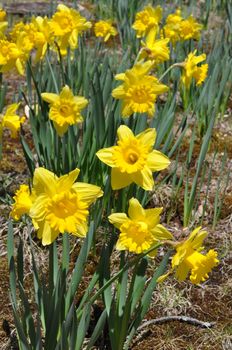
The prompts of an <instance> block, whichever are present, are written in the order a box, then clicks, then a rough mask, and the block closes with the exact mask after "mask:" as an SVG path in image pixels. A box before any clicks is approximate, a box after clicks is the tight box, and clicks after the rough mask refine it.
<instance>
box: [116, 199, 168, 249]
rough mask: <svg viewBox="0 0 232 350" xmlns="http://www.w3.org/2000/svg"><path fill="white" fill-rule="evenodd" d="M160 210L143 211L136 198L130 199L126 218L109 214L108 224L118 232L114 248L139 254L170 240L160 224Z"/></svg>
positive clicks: (124, 215)
mask: <svg viewBox="0 0 232 350" xmlns="http://www.w3.org/2000/svg"><path fill="white" fill-rule="evenodd" d="M162 210H163V208H154V209H143V207H142V206H141V204H140V203H139V201H138V200H137V199H136V198H131V199H130V201H129V209H128V216H127V215H126V214H125V213H114V214H111V215H110V216H109V221H110V223H111V224H113V225H114V226H115V227H117V228H118V229H119V230H120V234H119V239H118V241H117V244H116V248H117V249H118V250H129V252H133V253H136V254H141V253H142V252H144V251H146V250H148V249H149V248H151V247H152V246H154V245H155V244H156V243H157V242H159V241H163V240H167V239H172V234H171V233H170V232H169V231H168V230H167V229H166V228H165V227H164V226H163V225H161V224H160V214H161V212H162ZM152 255H154V252H152Z"/></svg>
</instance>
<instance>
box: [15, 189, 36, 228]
mask: <svg viewBox="0 0 232 350" xmlns="http://www.w3.org/2000/svg"><path fill="white" fill-rule="evenodd" d="M13 199H14V204H13V206H12V210H11V212H10V216H11V217H12V218H13V219H14V220H16V221H18V220H20V218H21V216H22V215H24V214H29V211H30V209H31V206H32V203H33V199H34V197H33V195H32V194H31V193H30V189H29V186H28V185H21V186H20V187H19V189H18V190H17V191H16V193H15V195H14V197H13Z"/></svg>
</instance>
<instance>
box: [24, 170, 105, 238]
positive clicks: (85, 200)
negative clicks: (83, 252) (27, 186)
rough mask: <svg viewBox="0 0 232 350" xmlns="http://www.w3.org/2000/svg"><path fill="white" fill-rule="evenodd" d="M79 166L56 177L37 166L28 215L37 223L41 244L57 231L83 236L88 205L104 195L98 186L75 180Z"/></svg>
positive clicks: (85, 231) (54, 236) (84, 234)
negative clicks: (33, 195) (32, 197)
mask: <svg viewBox="0 0 232 350" xmlns="http://www.w3.org/2000/svg"><path fill="white" fill-rule="evenodd" d="M79 172H80V170H79V169H75V170H73V171H71V172H70V173H69V174H67V175H63V176H61V177H57V176H56V175H55V174H54V173H52V172H51V171H49V170H46V169H44V168H37V169H36V170H35V173H34V177H33V186H32V189H33V191H34V193H35V200H34V202H33V204H32V206H31V209H30V212H29V215H30V217H31V218H32V219H33V221H34V222H35V223H36V224H37V226H38V228H39V229H38V238H40V239H42V244H43V245H48V244H51V243H52V242H53V241H54V240H55V239H56V238H57V236H58V235H59V233H65V232H66V233H70V234H73V235H75V236H78V237H85V236H86V233H87V228H88V222H87V217H88V214H89V210H88V207H89V206H90V204H92V203H93V202H94V201H95V200H96V199H97V198H99V197H101V196H102V195H103V192H102V191H101V189H100V187H98V186H94V185H90V184H87V183H82V182H76V183H75V180H76V178H77V176H78V174H79Z"/></svg>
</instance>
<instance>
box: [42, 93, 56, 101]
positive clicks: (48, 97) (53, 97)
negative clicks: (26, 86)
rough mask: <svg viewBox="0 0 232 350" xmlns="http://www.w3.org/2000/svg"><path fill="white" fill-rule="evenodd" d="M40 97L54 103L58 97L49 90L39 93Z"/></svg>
mask: <svg viewBox="0 0 232 350" xmlns="http://www.w3.org/2000/svg"><path fill="white" fill-rule="evenodd" d="M41 97H42V99H43V100H44V101H46V102H48V103H56V102H57V101H59V99H60V97H59V95H57V94H53V93H50V92H43V93H42V94H41Z"/></svg>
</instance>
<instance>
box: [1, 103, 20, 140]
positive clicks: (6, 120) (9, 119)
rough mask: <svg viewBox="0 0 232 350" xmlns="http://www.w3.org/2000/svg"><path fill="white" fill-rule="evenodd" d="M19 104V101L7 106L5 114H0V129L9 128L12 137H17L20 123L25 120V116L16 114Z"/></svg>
mask: <svg viewBox="0 0 232 350" xmlns="http://www.w3.org/2000/svg"><path fill="white" fill-rule="evenodd" d="M19 105H20V103H13V104H11V105H9V106H8V107H7V109H6V112H5V114H0V127H1V129H3V128H7V129H9V130H10V132H11V136H12V137H13V138H16V137H17V135H18V131H19V129H20V125H21V124H22V123H23V122H24V121H25V117H21V118H20V117H19V116H18V115H17V114H16V111H17V109H18V108H19Z"/></svg>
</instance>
